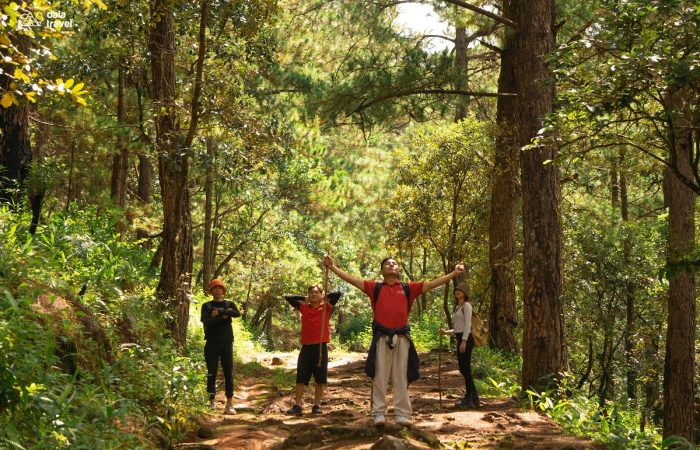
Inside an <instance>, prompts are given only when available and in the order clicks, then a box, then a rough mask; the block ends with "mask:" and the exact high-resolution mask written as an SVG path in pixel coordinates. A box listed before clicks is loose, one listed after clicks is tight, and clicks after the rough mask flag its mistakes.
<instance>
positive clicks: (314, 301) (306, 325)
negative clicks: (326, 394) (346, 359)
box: [284, 284, 341, 414]
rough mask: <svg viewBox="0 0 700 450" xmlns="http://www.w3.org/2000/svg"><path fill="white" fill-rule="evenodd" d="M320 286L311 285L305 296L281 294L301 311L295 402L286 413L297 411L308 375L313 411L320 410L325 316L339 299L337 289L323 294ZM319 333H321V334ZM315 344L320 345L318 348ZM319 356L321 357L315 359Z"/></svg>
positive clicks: (325, 357) (325, 376)
mask: <svg viewBox="0 0 700 450" xmlns="http://www.w3.org/2000/svg"><path fill="white" fill-rule="evenodd" d="M324 295H325V292H323V288H322V287H321V286H319V285H317V284H316V285H313V286H311V287H310V288H309V290H308V293H307V296H306V297H304V296H303V295H285V296H284V298H285V300H287V302H288V303H289V304H290V305H292V306H293V307H294V308H295V309H296V310H297V311H299V313H300V314H301V350H300V351H299V358H298V359H297V382H296V388H295V399H294V400H295V403H294V406H292V407H291V408H290V409H289V411H287V414H301V412H302V403H303V401H302V396H303V395H304V387H305V386H308V385H309V381H311V375H313V377H314V382H315V383H316V387H315V392H314V406H313V408H311V412H312V413H313V414H320V413H321V399H322V398H323V388H324V386H325V385H326V383H327V379H328V347H327V344H328V341H329V340H330V338H329V331H328V318H329V316H330V314H331V312H332V311H333V307H334V306H335V304H336V303H338V300H340V297H341V293H340V292H331V293H329V294H328V295H325V296H324ZM322 334H323V335H322ZM319 346H320V347H321V348H319ZM319 356H320V357H321V361H320V363H319Z"/></svg>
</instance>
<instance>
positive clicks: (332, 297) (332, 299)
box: [326, 292, 343, 306]
mask: <svg viewBox="0 0 700 450" xmlns="http://www.w3.org/2000/svg"><path fill="white" fill-rule="evenodd" d="M342 296H343V293H342V292H329V293H328V295H326V297H327V298H328V303H330V304H331V305H333V306H335V304H336V303H338V300H340V297H342Z"/></svg>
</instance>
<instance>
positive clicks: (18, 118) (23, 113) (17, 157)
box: [0, 36, 32, 203]
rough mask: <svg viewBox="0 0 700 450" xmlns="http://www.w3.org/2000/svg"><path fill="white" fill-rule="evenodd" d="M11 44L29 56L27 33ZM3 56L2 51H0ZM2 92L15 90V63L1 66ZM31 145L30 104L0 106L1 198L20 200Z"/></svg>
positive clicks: (29, 158)
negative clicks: (13, 84)
mask: <svg viewBox="0 0 700 450" xmlns="http://www.w3.org/2000/svg"><path fill="white" fill-rule="evenodd" d="M12 43H13V44H14V45H15V46H16V47H17V49H18V50H19V51H20V52H21V53H23V54H24V55H29V41H28V39H27V37H25V36H19V37H14V36H13V38H12ZM0 56H3V55H2V52H0ZM0 68H1V69H2V73H0V87H2V89H0V92H2V93H5V92H12V91H13V90H14V89H12V88H11V87H10V84H11V83H13V82H14V79H13V78H12V77H10V75H9V74H12V73H14V70H15V66H13V65H11V64H2V65H0ZM31 162H32V148H31V141H30V133H29V104H28V103H27V102H25V101H21V102H20V103H19V104H18V105H14V104H13V105H10V107H9V108H4V107H2V106H0V201H5V202H14V203H19V202H20V199H21V189H20V188H22V187H24V181H25V180H26V179H27V177H28V176H29V166H30V164H31Z"/></svg>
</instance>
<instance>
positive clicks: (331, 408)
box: [185, 354, 604, 450]
mask: <svg viewBox="0 0 700 450" xmlns="http://www.w3.org/2000/svg"><path fill="white" fill-rule="evenodd" d="M277 356H278V357H283V356H285V355H277ZM295 356H296V354H293V355H286V358H283V360H285V361H286V367H288V368H290V370H293V368H294V362H295ZM331 358H332V356H331ZM363 364H364V355H363V354H356V355H353V356H351V357H345V358H344V359H343V360H339V359H336V360H335V361H334V360H333V359H332V360H331V363H330V365H329V366H330V367H329V377H328V378H329V379H328V381H329V383H328V387H327V391H326V399H325V401H324V402H323V403H322V409H323V414H321V415H312V414H311V413H310V407H311V405H312V404H313V398H312V397H311V395H312V393H313V384H312V387H311V389H307V397H305V401H306V406H305V409H304V414H303V415H301V416H288V415H286V414H284V411H286V410H287V409H288V408H289V407H291V405H292V404H293V400H292V395H291V388H292V386H290V389H289V390H286V391H283V392H276V390H275V389H274V388H271V387H270V386H266V385H264V384H261V383H260V380H256V379H249V380H245V381H244V382H243V383H241V385H240V386H239V387H238V388H237V392H236V410H237V411H238V414H237V415H235V416H223V415H221V414H220V411H219V412H217V413H214V414H212V415H210V416H209V417H208V418H207V424H208V426H210V427H211V428H214V429H215V432H214V436H213V437H211V438H209V439H202V438H197V437H193V438H192V439H191V440H190V442H189V443H187V444H185V446H186V447H191V448H195V447H199V448H208V449H219V450H229V449H230V450H234V449H235V450H253V449H273V448H274V449H285V448H291V449H302V448H303V449H333V450H341V449H369V448H370V447H371V446H372V445H373V444H375V443H376V442H377V441H378V440H379V439H380V438H382V436H384V435H392V436H396V437H399V438H401V439H404V440H405V441H408V442H409V443H410V444H412V445H414V446H415V447H413V448H457V449H463V448H474V449H486V448H500V449H562V450H563V449H572V450H573V449H602V448H604V447H603V446H599V445H595V444H593V443H591V442H590V441H587V440H584V439H580V438H576V437H573V436H568V435H566V434H564V433H563V432H562V430H561V429H560V428H559V427H558V426H557V425H556V424H554V423H553V422H552V421H550V420H549V419H548V418H546V417H543V416H540V415H539V414H537V413H534V412H531V411H523V410H520V409H519V407H518V405H517V404H516V403H515V402H514V401H513V400H512V399H509V398H483V397H482V406H481V407H480V408H478V409H470V410H462V409H458V408H456V407H454V404H455V402H456V401H457V400H458V396H460V395H461V394H462V392H463V391H462V386H463V382H462V378H461V376H460V374H459V371H458V368H457V364H456V362H453V361H449V362H448V363H447V364H445V363H444V362H443V375H442V388H443V396H442V397H443V400H442V408H440V404H439V391H438V388H437V386H438V379H437V358H436V355H435V354H425V355H421V379H420V380H419V381H417V382H416V383H413V384H412V385H411V386H410V390H409V392H410V395H411V403H412V406H413V411H414V414H413V423H414V424H413V426H412V427H409V428H402V427H400V426H398V425H396V424H394V422H393V416H392V410H391V409H389V411H388V414H387V425H386V426H385V427H384V428H383V429H376V428H375V427H374V425H373V424H372V419H371V418H370V417H369V408H370V405H369V397H370V388H371V387H370V383H369V379H368V378H367V377H366V376H365V374H364V371H363ZM312 383H313V382H312ZM389 391H390V394H389V398H390V399H391V388H390V390H389ZM389 405H391V400H389ZM200 434H201V430H200ZM385 439H386V438H385ZM195 444H199V445H198V446H197V445H195ZM409 448H410V447H409Z"/></svg>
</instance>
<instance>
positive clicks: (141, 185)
mask: <svg viewBox="0 0 700 450" xmlns="http://www.w3.org/2000/svg"><path fill="white" fill-rule="evenodd" d="M152 173H153V169H151V162H150V161H149V159H148V155H146V154H144V153H141V154H139V178H138V194H139V198H140V199H141V201H142V202H143V203H146V204H148V203H151V180H152V178H153V175H152Z"/></svg>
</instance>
